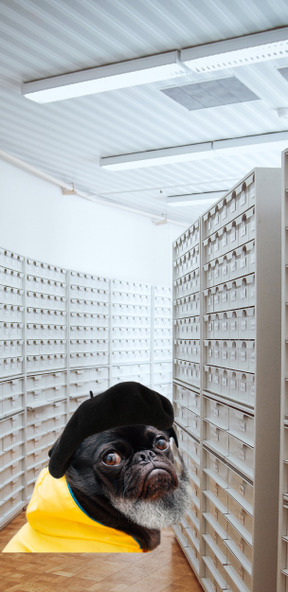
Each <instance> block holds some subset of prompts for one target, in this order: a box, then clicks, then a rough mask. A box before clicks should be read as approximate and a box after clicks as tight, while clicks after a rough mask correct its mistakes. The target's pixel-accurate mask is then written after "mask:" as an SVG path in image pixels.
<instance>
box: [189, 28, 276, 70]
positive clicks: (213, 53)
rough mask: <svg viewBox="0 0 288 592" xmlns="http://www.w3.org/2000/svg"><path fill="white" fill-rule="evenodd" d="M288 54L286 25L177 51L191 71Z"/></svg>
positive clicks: (256, 61)
mask: <svg viewBox="0 0 288 592" xmlns="http://www.w3.org/2000/svg"><path fill="white" fill-rule="evenodd" d="M287 56H288V27H280V28H279V29H272V30H270V31H262V32H260V33H254V34H252V35H244V36H243V37H234V38H232V39H225V40H224V41H216V42H213V43H207V44H205V45H198V46H197V47H190V48H188V49H183V50H182V51H181V61H182V62H183V63H184V64H185V65H186V66H187V67H188V68H189V69H190V70H193V72H197V73H202V72H215V71H217V70H227V69H229V68H236V67H240V66H248V65H249V64H258V63H260V62H267V61H271V60H276V59H279V58H284V57H287Z"/></svg>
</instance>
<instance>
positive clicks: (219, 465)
mask: <svg viewBox="0 0 288 592" xmlns="http://www.w3.org/2000/svg"><path fill="white" fill-rule="evenodd" d="M204 465H205V468H204V469H203V470H204V472H205V473H207V474H210V476H211V477H213V479H214V480H215V481H217V480H219V479H220V480H221V481H220V483H222V486H223V487H224V488H226V487H227V485H226V484H227V474H228V469H227V465H226V464H225V462H223V461H222V460H220V459H219V458H217V456H214V454H212V453H211V452H208V450H205V456H204Z"/></svg>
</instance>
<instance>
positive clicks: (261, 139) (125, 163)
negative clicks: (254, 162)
mask: <svg viewBox="0 0 288 592" xmlns="http://www.w3.org/2000/svg"><path fill="white" fill-rule="evenodd" d="M283 141H286V142H287V141H288V131H284V132H270V133H268V134H256V135H254V136H243V137H238V138H228V139H225V140H214V141H213V142H203V143H200V144H188V145H186V146H174V147H171V148H160V149H159V150H147V151H146V152H134V153H131V154H119V155H115V156H104V157H102V158H100V167H102V168H105V169H108V170H113V171H125V170H129V169H139V168H144V167H151V166H161V165H167V164H177V163H181V162H189V161H193V160H201V159H206V160H207V158H214V157H215V156H216V154H217V153H218V154H219V153H220V152H221V151H222V153H223V151H226V152H228V151H229V152H231V153H232V151H233V149H237V150H238V151H239V150H240V149H242V150H243V151H247V149H248V150H249V148H251V146H257V145H261V144H262V145H263V144H269V143H270V142H283Z"/></svg>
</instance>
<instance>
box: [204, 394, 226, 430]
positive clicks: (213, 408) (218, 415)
mask: <svg viewBox="0 0 288 592" xmlns="http://www.w3.org/2000/svg"><path fill="white" fill-rule="evenodd" d="M203 400H204V409H205V411H204V413H205V419H206V420H208V421H209V422H210V423H213V424H215V425H216V426H218V427H219V428H222V429H223V430H227V429H228V407H227V406H226V405H222V403H219V401H215V400H214V399H209V398H208V397H204V399H203Z"/></svg>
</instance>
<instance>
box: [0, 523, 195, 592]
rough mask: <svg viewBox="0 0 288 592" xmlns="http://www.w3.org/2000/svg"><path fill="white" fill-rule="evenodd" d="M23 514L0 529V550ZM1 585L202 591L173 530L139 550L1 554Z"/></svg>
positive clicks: (88, 591) (27, 591)
mask: <svg viewBox="0 0 288 592" xmlns="http://www.w3.org/2000/svg"><path fill="white" fill-rule="evenodd" d="M24 522H25V513H24V512H22V513H21V514H20V515H19V516H18V517H17V518H15V519H14V520H13V521H12V522H11V523H10V524H9V525H8V526H7V527H6V528H4V529H3V530H2V531H1V532H0V551H1V550H2V549H3V548H4V547H5V545H6V543H7V542H8V541H9V540H10V538H11V537H12V536H13V534H14V533H15V532H16V531H17V530H18V529H19V528H20V527H21V526H22V524H24ZM0 589H1V590H3V592H4V591H5V592H6V591H7V592H8V591H9V592H52V591H54V590H59V591H61V592H62V591H63V592H65V591H67V592H97V591H99V592H100V591H101V592H203V591H202V588H201V586H200V585H199V583H198V580H197V578H196V576H195V575H194V574H193V572H192V570H191V568H190V565H189V564H188V562H187V560H186V558H185V556H184V554H183V553H182V551H181V548H180V547H179V545H178V543H177V541H176V539H175V536H174V533H173V531H172V529H166V530H165V531H162V542H161V545H160V546H159V547H158V549H156V550H155V551H153V552H152V553H147V554H144V555H142V554H138V553H135V554H133V553H103V554H102V553H101V554H92V553H67V554H62V553H55V554H50V553H41V554H39V555H38V554H37V553H35V554H34V553H33V554H30V553H15V554H14V553H11V554H6V553H5V554H3V555H0Z"/></svg>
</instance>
